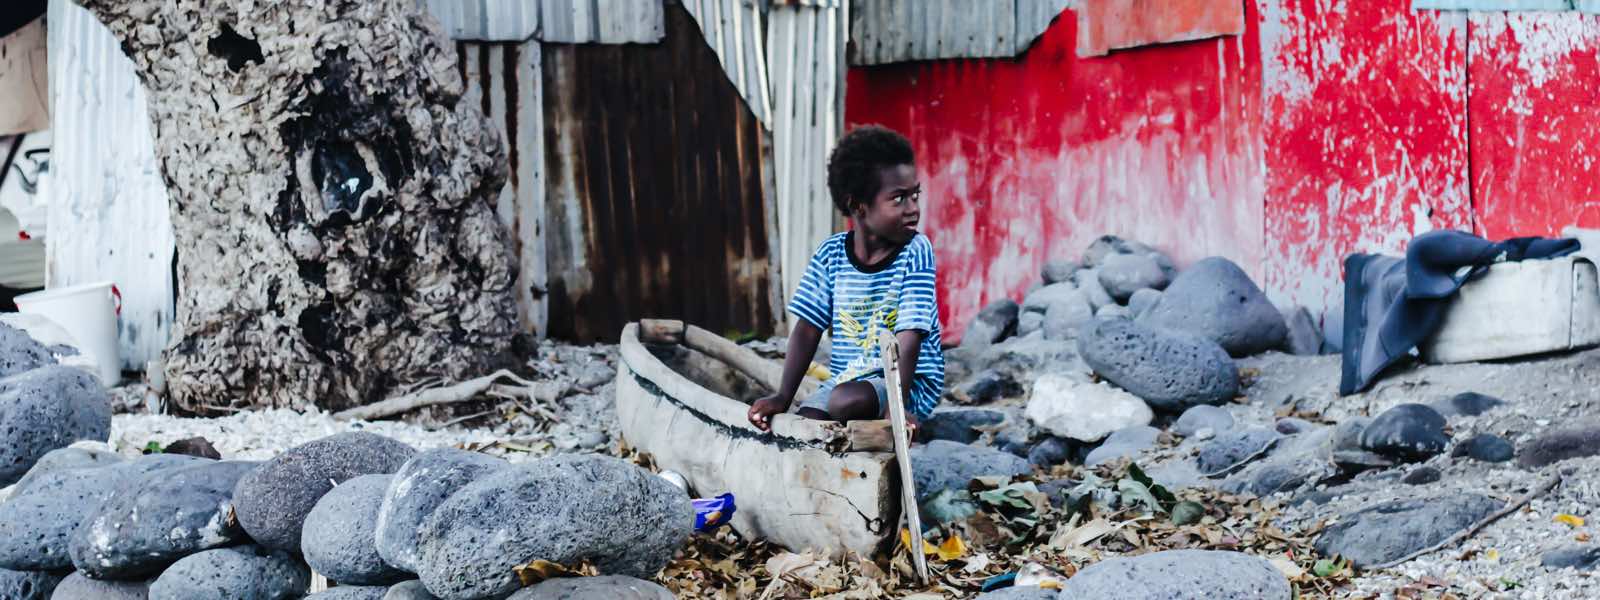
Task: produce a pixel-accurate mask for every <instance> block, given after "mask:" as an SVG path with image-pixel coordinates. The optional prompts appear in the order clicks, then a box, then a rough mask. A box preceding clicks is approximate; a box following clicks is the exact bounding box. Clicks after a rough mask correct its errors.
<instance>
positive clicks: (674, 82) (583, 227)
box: [542, 6, 776, 341]
mask: <svg viewBox="0 0 1600 600" xmlns="http://www.w3.org/2000/svg"><path fill="white" fill-rule="evenodd" d="M667 65H671V67H670V68H667ZM542 85H543V89H544V107H545V111H544V123H545V136H544V139H545V173H546V178H547V182H548V183H547V185H548V187H547V197H546V207H547V208H546V215H547V218H548V221H547V223H548V227H549V231H548V232H547V238H546V239H547V242H546V250H547V257H548V261H549V263H548V265H549V266H548V268H549V293H550V296H549V311H550V314H551V315H552V318H551V319H550V335H551V336H554V337H559V338H564V339H575V340H586V341H587V340H611V341H615V339H616V337H617V335H618V334H619V333H620V332H621V331H622V326H623V324H625V323H626V322H628V321H631V320H637V319H639V318H641V317H665V318H680V319H685V320H688V321H691V322H694V323H697V324H701V325H703V326H704V327H706V328H708V329H711V330H713V331H718V332H722V331H726V330H729V329H735V330H740V331H770V330H771V329H772V324H773V323H774V315H775V314H776V311H775V306H774V305H775V303H776V288H775V287H774V286H773V283H774V277H775V274H774V273H772V271H771V264H772V263H771V259H770V255H771V253H770V252H769V248H770V246H769V241H768V237H767V231H768V220H767V214H768V210H770V209H769V207H768V206H767V204H768V202H767V199H769V198H771V197H772V194H771V192H770V188H771V185H772V183H771V178H772V173H771V168H770V166H769V165H768V164H766V161H768V160H769V158H768V157H770V156H771V154H770V149H766V145H767V144H770V141H769V138H768V137H767V136H768V134H767V133H766V132H765V131H764V130H763V128H762V127H761V124H760V123H759V122H758V121H757V120H756V118H755V115H754V114H752V112H751V111H750V108H749V106H748V105H746V104H745V102H744V100H743V99H742V98H741V97H740V94H739V91H738V89H736V88H735V87H734V85H733V84H732V83H730V82H729V81H728V77H727V76H726V75H725V74H724V72H723V68H722V64H721V63H720V62H719V59H718V57H717V54H716V53H715V52H714V51H712V49H711V47H710V46H708V45H707V44H706V42H705V40H704V38H702V37H701V35H700V30H699V29H698V28H697V27H696V25H695V23H694V21H693V20H692V19H691V17H690V16H689V15H688V13H687V12H685V11H684V9H683V7H682V6H669V7H667V22H666V38H665V39H664V40H662V43H661V44H658V45H647V46H595V45H556V44H546V45H545V47H544V81H543V84H542ZM556 315H559V317H558V316H556Z"/></svg>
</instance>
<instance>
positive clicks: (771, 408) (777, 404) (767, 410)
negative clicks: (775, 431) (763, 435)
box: [748, 394, 789, 431]
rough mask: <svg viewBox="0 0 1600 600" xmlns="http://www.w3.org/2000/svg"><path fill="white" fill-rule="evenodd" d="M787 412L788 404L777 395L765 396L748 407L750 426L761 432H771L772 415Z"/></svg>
mask: <svg viewBox="0 0 1600 600" xmlns="http://www.w3.org/2000/svg"><path fill="white" fill-rule="evenodd" d="M786 410H789V403H788V402H785V401H784V400H783V399H782V398H779V397H778V395H777V394H773V395H771V396H767V397H765V398H762V399H760V400H757V401H755V403H754V404H751V405H750V414H749V415H748V416H749V418H750V424H751V425H755V426H756V429H760V430H762V431H772V415H776V414H779V413H782V412H784V411H786Z"/></svg>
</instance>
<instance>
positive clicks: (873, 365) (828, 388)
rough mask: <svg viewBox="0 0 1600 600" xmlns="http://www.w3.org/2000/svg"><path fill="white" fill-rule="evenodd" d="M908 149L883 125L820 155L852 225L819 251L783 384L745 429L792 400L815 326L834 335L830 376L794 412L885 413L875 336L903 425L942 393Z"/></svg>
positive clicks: (798, 302)
mask: <svg viewBox="0 0 1600 600" xmlns="http://www.w3.org/2000/svg"><path fill="white" fill-rule="evenodd" d="M914 158H915V157H914V156H913V153H912V150H911V143H910V142H909V141H907V140H906V138H905V137H903V136H901V135H900V134H898V133H895V132H893V131H890V130H889V129H885V128H883V127H877V126H868V127H861V128H859V129H856V130H854V131H851V132H850V133H848V134H845V136H844V137H843V138H841V139H840V140H839V145H838V147H836V148H834V150H833V154H832V155H831V156H829V157H828V192H829V194H830V195H832V196H833V204H834V206H835V207H837V208H838V209H839V211H840V212H842V213H844V215H845V216H846V217H849V218H850V222H851V229H850V231H847V232H845V233H840V234H835V235H834V236H832V237H830V238H828V239H827V240H826V241H824V242H823V243H822V245H821V246H820V247H818V248H817V252H816V254H814V255H813V256H812V257H811V263H810V264H809V265H808V266H807V267H806V272H805V275H803V276H802V277H801V280H800V286H799V288H798V289H796V290H795V294H794V298H793V299H792V300H791V301H790V302H789V312H790V313H793V314H794V316H795V317H796V319H795V326H794V330H793V331H792V332H790V335H789V352H788V356H787V358H786V359H785V360H784V365H783V382H782V387H781V388H780V389H779V390H778V392H777V393H776V394H773V395H771V396H768V397H766V398H762V399H760V400H757V401H756V402H755V403H754V404H752V405H751V406H750V414H749V418H750V423H751V424H752V425H755V426H756V427H757V428H759V429H761V430H762V431H767V430H769V429H770V428H771V418H772V415H775V414H778V413H781V412H785V411H787V410H788V409H789V405H790V403H791V402H793V401H794V396H795V393H796V391H797V390H798V389H799V388H800V381H801V378H802V377H804V376H805V373H806V368H807V367H808V366H809V365H810V364H811V359H812V358H813V357H814V356H815V355H816V352H817V343H818V341H819V340H820V339H821V337H822V332H823V330H832V331H833V353H832V355H831V359H830V360H829V362H828V370H829V372H830V373H831V374H832V377H831V378H830V379H829V380H828V382H827V383H825V384H823V386H822V388H821V390H820V391H818V392H817V393H816V394H814V395H812V396H811V397H810V398H806V399H803V400H802V401H801V403H800V409H799V410H798V411H796V413H797V414H799V415H800V416H803V417H806V418H810V419H826V420H833V421H850V420H859V419H882V418H885V416H886V415H887V414H888V410H889V405H888V393H887V390H885V389H884V379H883V358H882V356H881V354H880V352H879V351H878V333H879V331H881V330H884V329H887V330H889V331H891V332H893V333H894V336H895V338H896V339H897V340H898V341H899V342H900V364H899V367H900V372H901V373H902V374H904V375H902V377H901V397H902V398H905V399H906V409H907V415H906V419H907V424H908V425H911V426H913V427H915V424H916V423H917V422H918V421H919V419H923V418H927V417H928V416H929V415H930V414H931V413H932V412H933V407H934V406H935V405H936V404H938V402H939V397H940V396H941V395H942V394H943V393H944V351H943V350H942V349H941V348H940V341H941V340H940V335H939V332H940V329H939V303H938V299H937V297H936V296H935V294H934V269H935V267H934V257H933V245H932V244H931V243H930V242H929V241H928V238H927V237H926V236H924V235H922V234H920V233H917V221H918V219H919V218H920V217H921V215H922V212H921V208H920V206H919V203H920V202H921V198H922V185H921V183H920V182H919V181H918V180H917V168H916V166H915V165H914V164H913V161H914Z"/></svg>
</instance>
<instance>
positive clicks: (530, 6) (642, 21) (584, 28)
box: [417, 0, 663, 44]
mask: <svg viewBox="0 0 1600 600" xmlns="http://www.w3.org/2000/svg"><path fill="white" fill-rule="evenodd" d="M417 5H418V6H421V7H424V8H426V9H427V10H428V12H430V13H432V14H433V16H434V17H436V18H438V19H439V22H440V24H442V25H444V30H445V33H446V34H447V35H449V36H450V37H451V38H452V39H455V40H466V41H478V42H524V41H527V40H529V39H538V40H540V41H545V42H556V43H566V44H587V43H600V44H654V43H656V42H659V41H661V37H662V35H663V31H662V20H661V19H662V17H661V15H662V0H537V1H536V2H535V1H532V0H418V2H417Z"/></svg>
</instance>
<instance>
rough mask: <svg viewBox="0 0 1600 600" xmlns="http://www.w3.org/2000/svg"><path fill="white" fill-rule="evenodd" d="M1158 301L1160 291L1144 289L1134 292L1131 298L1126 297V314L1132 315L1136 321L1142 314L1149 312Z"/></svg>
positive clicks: (1159, 299)
mask: <svg viewBox="0 0 1600 600" xmlns="http://www.w3.org/2000/svg"><path fill="white" fill-rule="evenodd" d="M1160 301H1161V290H1152V289H1150V288H1145V289H1142V290H1139V291H1136V292H1134V293H1133V295H1132V296H1129V297H1128V312H1130V313H1133V318H1135V319H1137V318H1139V317H1140V316H1142V315H1144V313H1146V312H1149V311H1150V308H1151V307H1153V306H1155V305H1156V303H1157V302H1160Z"/></svg>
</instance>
